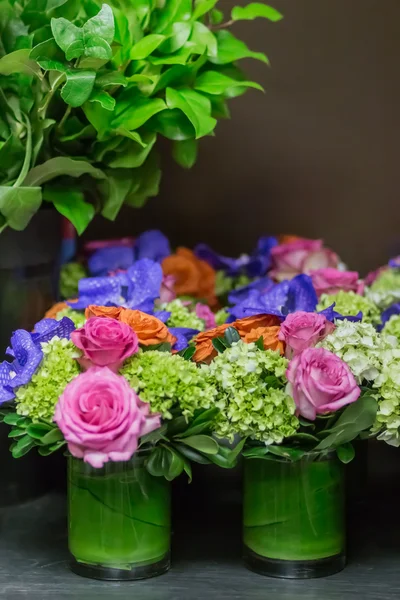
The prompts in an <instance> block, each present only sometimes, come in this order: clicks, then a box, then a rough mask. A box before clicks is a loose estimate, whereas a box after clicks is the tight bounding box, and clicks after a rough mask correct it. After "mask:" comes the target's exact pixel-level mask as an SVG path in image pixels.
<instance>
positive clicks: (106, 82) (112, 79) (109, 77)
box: [96, 71, 128, 88]
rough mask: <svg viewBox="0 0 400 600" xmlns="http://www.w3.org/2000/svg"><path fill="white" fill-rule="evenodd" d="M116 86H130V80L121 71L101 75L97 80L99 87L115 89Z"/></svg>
mask: <svg viewBox="0 0 400 600" xmlns="http://www.w3.org/2000/svg"><path fill="white" fill-rule="evenodd" d="M116 85H122V86H123V87H126V86H127V85H128V79H127V78H126V77H125V75H123V74H122V73H120V72H119V71H110V72H109V73H104V75H100V76H99V77H97V79H96V86H97V87H101V88H104V87H114V86H116Z"/></svg>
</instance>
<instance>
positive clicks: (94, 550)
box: [68, 457, 171, 580]
mask: <svg viewBox="0 0 400 600" xmlns="http://www.w3.org/2000/svg"><path fill="white" fill-rule="evenodd" d="M68 501H69V524H68V533H69V536H68V539H69V549H70V552H71V554H72V557H73V560H72V563H71V568H72V570H73V571H74V572H75V573H77V574H79V575H83V576H85V577H91V578H94V579H107V580H124V579H128V580H132V579H145V578H147V577H154V576H156V575H160V574H162V573H165V572H166V571H167V570H168V569H169V565H170V522H171V510H170V486H169V483H168V482H167V481H166V480H165V479H164V478H163V477H153V476H152V475H150V474H149V473H148V471H147V470H146V469H145V466H144V461H143V459H142V458H139V457H134V458H133V459H132V460H130V461H127V462H109V463H106V464H105V465H104V467H102V468H101V469H94V468H93V467H91V466H90V465H88V464H87V463H84V462H83V461H82V460H79V459H76V458H72V457H70V458H69V465H68Z"/></svg>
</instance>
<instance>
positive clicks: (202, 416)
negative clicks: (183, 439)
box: [192, 406, 219, 425]
mask: <svg viewBox="0 0 400 600" xmlns="http://www.w3.org/2000/svg"><path fill="white" fill-rule="evenodd" d="M218 413H219V409H218V408H216V407H215V406H214V407H213V408H207V409H206V410H204V409H202V410H201V411H200V413H199V414H198V415H196V417H195V418H194V419H193V421H192V425H198V424H199V423H205V422H210V421H213V420H214V419H215V417H216V416H217V414H218Z"/></svg>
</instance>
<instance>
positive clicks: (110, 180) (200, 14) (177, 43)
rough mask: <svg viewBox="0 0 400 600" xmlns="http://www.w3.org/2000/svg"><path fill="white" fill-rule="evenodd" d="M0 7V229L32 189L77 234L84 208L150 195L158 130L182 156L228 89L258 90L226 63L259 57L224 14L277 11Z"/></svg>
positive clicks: (198, 6)
mask: <svg viewBox="0 0 400 600" xmlns="http://www.w3.org/2000/svg"><path fill="white" fill-rule="evenodd" d="M1 11H2V16H3V17H4V19H3V20H2V31H1V35H2V44H1V49H0V89H1V92H2V98H3V103H4V107H3V108H4V115H5V118H4V119H2V128H1V133H0V142H1V144H0V157H1V160H0V165H1V166H0V230H1V229H3V228H4V227H7V226H8V227H11V228H13V229H17V230H21V229H24V228H25V227H26V225H27V224H28V222H29V220H30V219H31V217H32V216H33V215H34V214H35V212H36V211H37V210H38V209H39V207H40V205H41V203H42V201H43V200H44V201H46V202H50V203H52V204H53V205H54V207H55V208H56V209H57V210H58V211H59V212H60V213H61V214H62V215H64V216H66V217H67V218H68V219H69V220H70V221H71V222H72V223H73V224H74V226H75V227H76V229H77V231H78V233H79V234H81V233H82V232H83V231H84V230H85V229H86V227H87V225H88V224H89V223H90V221H91V220H92V219H93V217H94V215H95V213H96V212H99V213H101V214H102V215H103V216H104V217H106V218H107V219H111V220H114V219H115V218H116V216H117V214H118V212H119V210H120V208H121V206H122V204H123V203H125V204H127V205H129V206H132V207H141V206H143V204H144V203H145V202H146V199H147V198H149V197H152V196H156V195H157V193H158V189H159V183H160V178H161V169H160V166H159V158H158V153H157V148H158V143H159V140H160V139H161V138H166V139H168V140H171V142H172V155H173V157H174V159H175V160H176V161H177V162H178V163H179V164H180V165H182V166H183V167H185V168H190V167H191V166H193V164H194V163H195V162H196V158H197V152H198V141H199V140H200V139H201V138H203V137H204V136H207V135H211V134H212V133H213V132H214V130H215V128H216V125H217V122H218V120H219V119H222V118H227V117H229V108H228V101H229V99H230V98H233V97H235V96H240V95H241V94H243V93H244V92H245V91H246V90H247V89H249V88H255V89H258V90H262V89H263V88H262V87H261V86H260V85H259V84H258V83H256V82H253V81H249V80H248V79H247V78H246V76H245V74H244V73H243V71H242V70H241V69H240V68H239V66H238V62H239V61H241V60H242V59H244V58H253V59H255V60H259V61H261V62H263V63H266V64H268V62H269V61H268V58H267V56H266V55H265V54H263V53H261V52H254V51H252V50H251V49H250V48H248V47H247V45H246V44H245V43H244V42H243V41H241V40H240V39H239V38H237V37H236V36H235V35H234V34H233V33H232V32H231V30H230V29H231V27H232V25H234V24H235V23H236V22H237V21H241V20H252V19H255V18H258V17H261V18H264V19H267V20H269V21H271V22H277V21H279V20H280V19H281V18H282V15H281V14H280V13H279V12H278V11H277V10H275V9H274V8H272V7H270V6H268V5H264V4H261V3H258V2H256V3H250V4H248V5H247V6H238V7H234V8H233V9H232V11H231V14H230V17H229V16H227V18H225V17H224V14H223V12H222V11H221V10H219V8H218V7H217V2H216V1H215V2H214V1H211V2H210V1H208V0H200V1H199V2H192V0H165V2H162V3H161V4H157V3H153V2H150V1H149V0H140V1H139V2H127V1H125V0H111V1H110V3H109V4H107V3H105V4H103V3H102V2H101V1H98V0H95V1H93V2H91V1H89V0H83V2H81V3H80V5H79V11H77V10H75V9H74V8H72V5H71V4H70V3H68V2H61V3H60V2H56V3H47V5H46V6H45V5H43V3H41V2H39V1H38V0H30V1H29V2H28V1H27V0H22V2H18V3H16V2H13V1H12V0H4V1H3V2H2V8H1ZM69 274H70V275H71V276H74V274H73V273H69ZM65 291H67V292H68V288H67V289H66V290H65ZM67 295H68V294H67Z"/></svg>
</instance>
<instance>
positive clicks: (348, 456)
mask: <svg viewBox="0 0 400 600" xmlns="http://www.w3.org/2000/svg"><path fill="white" fill-rule="evenodd" d="M336 454H337V456H338V459H339V460H340V461H341V462H342V463H344V464H345V465H347V464H348V463H350V462H351V461H352V460H353V458H354V457H355V454H356V453H355V451H354V448H353V445H352V444H350V443H348V444H343V445H342V446H338V447H337V448H336Z"/></svg>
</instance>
